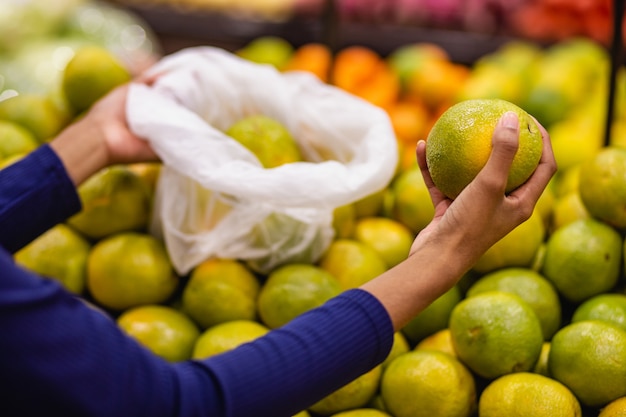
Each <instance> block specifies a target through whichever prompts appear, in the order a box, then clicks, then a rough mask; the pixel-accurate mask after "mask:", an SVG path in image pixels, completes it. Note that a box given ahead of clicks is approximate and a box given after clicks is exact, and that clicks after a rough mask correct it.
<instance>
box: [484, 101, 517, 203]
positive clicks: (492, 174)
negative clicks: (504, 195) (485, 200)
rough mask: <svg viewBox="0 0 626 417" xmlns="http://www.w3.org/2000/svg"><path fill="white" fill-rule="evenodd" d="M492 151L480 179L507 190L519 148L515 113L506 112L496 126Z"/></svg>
mask: <svg viewBox="0 0 626 417" xmlns="http://www.w3.org/2000/svg"><path fill="white" fill-rule="evenodd" d="M492 145H493V147H492V150H491V155H490V156H489V159H488V160H487V163H486V164H485V166H484V168H483V169H482V170H481V171H480V172H479V173H478V177H482V179H488V180H489V182H491V183H494V184H496V185H497V186H499V187H501V188H502V191H503V192H504V190H505V189H506V183H507V178H508V175H509V170H510V169H511V164H512V163H513V158H515V154H516V153H517V149H518V147H519V119H518V117H517V114H515V113H514V112H510V111H509V112H506V113H505V114H504V115H503V116H502V117H501V118H500V120H499V121H498V123H497V124H496V127H495V129H494V132H493V138H492Z"/></svg>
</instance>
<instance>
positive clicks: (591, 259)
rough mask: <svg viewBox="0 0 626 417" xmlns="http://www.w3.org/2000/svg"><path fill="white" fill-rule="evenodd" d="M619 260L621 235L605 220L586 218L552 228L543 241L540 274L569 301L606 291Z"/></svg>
mask: <svg viewBox="0 0 626 417" xmlns="http://www.w3.org/2000/svg"><path fill="white" fill-rule="evenodd" d="M621 263H622V238H621V237H620V235H619V233H618V232H617V231H616V230H615V229H613V228H612V227H611V226H609V225H607V224H606V223H603V222H600V221H598V220H595V219H592V218H588V219H580V220H576V221H574V222H572V223H569V224H567V225H565V226H563V227H561V228H560V229H558V230H555V231H554V232H553V233H552V234H551V235H550V236H549V237H548V240H547V242H546V252H545V257H544V260H543V267H542V270H541V271H542V275H543V276H544V277H546V278H547V279H548V280H550V281H551V282H552V283H553V284H554V286H555V287H556V289H557V291H558V292H559V293H560V294H561V295H563V296H564V297H565V298H566V299H568V300H569V301H572V302H581V301H584V300H586V299H587V298H590V297H592V296H594V295H597V294H600V293H603V292H606V291H609V290H610V289H611V288H613V286H614V285H615V284H616V283H617V280H618V278H619V273H620V267H621Z"/></svg>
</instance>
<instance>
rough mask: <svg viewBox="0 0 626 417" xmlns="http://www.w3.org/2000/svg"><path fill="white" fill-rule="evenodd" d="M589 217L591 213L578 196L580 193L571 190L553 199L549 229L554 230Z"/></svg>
mask: <svg viewBox="0 0 626 417" xmlns="http://www.w3.org/2000/svg"><path fill="white" fill-rule="evenodd" d="M589 217H591V215H590V214H589V211H588V210H587V208H586V207H585V204H584V203H583V200H582V199H581V198H580V193H579V192H578V190H576V191H572V192H571V193H569V194H566V195H564V196H562V197H559V198H558V199H557V200H556V201H555V203H554V207H553V209H552V218H551V221H550V230H551V231H552V232H554V231H555V230H558V229H560V228H561V227H563V226H565V225H567V224H570V223H572V222H574V221H576V220H580V219H588V218H589Z"/></svg>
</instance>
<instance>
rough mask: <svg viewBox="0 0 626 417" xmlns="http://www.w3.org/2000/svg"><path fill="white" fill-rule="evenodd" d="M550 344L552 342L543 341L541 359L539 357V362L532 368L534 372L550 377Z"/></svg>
mask: <svg viewBox="0 0 626 417" xmlns="http://www.w3.org/2000/svg"><path fill="white" fill-rule="evenodd" d="M550 346H551V343H550V342H548V341H545V342H543V345H541V354H540V355H539V359H537V363H535V366H534V367H533V369H532V372H534V373H536V374H539V375H543V376H547V377H550V370H549V369H548V358H549V356H550Z"/></svg>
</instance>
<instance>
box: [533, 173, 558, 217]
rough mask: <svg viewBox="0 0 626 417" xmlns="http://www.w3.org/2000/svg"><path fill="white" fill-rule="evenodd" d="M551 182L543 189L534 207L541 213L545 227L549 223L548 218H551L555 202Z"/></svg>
mask: <svg viewBox="0 0 626 417" xmlns="http://www.w3.org/2000/svg"><path fill="white" fill-rule="evenodd" d="M551 185H552V184H548V186H547V187H546V188H545V189H544V190H543V193H541V196H540V197H539V200H537V204H536V205H535V209H536V210H537V211H538V212H539V214H540V215H541V218H542V219H543V223H544V225H545V226H546V228H547V227H548V226H549V225H550V220H551V218H552V211H553V210H554V205H555V203H556V196H555V194H554V187H553V186H551Z"/></svg>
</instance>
